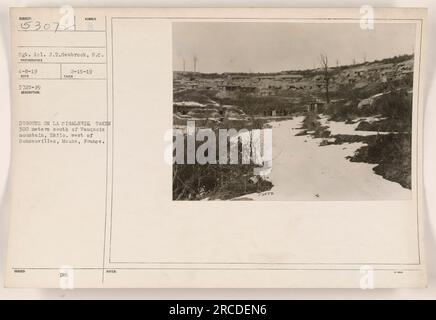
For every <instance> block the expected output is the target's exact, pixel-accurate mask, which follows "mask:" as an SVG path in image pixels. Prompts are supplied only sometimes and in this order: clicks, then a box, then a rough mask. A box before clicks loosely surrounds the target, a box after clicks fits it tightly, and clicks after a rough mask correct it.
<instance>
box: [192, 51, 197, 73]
mask: <svg viewBox="0 0 436 320" xmlns="http://www.w3.org/2000/svg"><path fill="white" fill-rule="evenodd" d="M192 59H193V60H194V72H197V61H198V57H197V55H196V54H194V56H193V57H192Z"/></svg>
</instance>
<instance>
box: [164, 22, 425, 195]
mask: <svg viewBox="0 0 436 320" xmlns="http://www.w3.org/2000/svg"><path fill="white" fill-rule="evenodd" d="M415 29H416V24H414V23H406V22H405V23H399V22H393V23H387V22H383V23H377V22H376V23H374V24H373V25H372V26H369V27H368V26H367V27H366V28H365V27H364V26H362V25H361V24H360V23H359V21H358V20H356V21H350V22H349V23H348V22H343V21H341V22H338V23H335V22H334V21H332V22H328V23H327V22H294V21H292V22H282V21H280V22H246V21H242V22H239V21H237V22H226V23H223V22H174V23H173V27H172V30H173V36H172V37H173V130H174V138H175V139H174V141H175V142H176V143H175V146H174V160H175V161H174V164H173V175H172V179H173V181H172V185H173V200H261V201H262V200H263V201H270V200H280V201H287V200H289V201H295V200H321V201H322V200H334V201H353V200H356V201H357V200H402V199H410V198H411V196H412V170H411V167H412V154H413V153H412V146H413V145H414V143H413V139H412V123H413V86H414V81H413V79H414V76H413V75H414V68H415V65H416V62H415V56H414V50H415V41H416V40H415V34H416V30H415ZM180 149H181V150H180ZM190 160H191V161H190Z"/></svg>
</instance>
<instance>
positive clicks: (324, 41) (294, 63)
mask: <svg viewBox="0 0 436 320" xmlns="http://www.w3.org/2000/svg"><path fill="white" fill-rule="evenodd" d="M414 42H415V25H414V24H411V23H376V24H375V25H374V29H373V30H363V29H361V28H360V25H359V23H356V22H353V23H342V22H341V23H283V22H277V23H271V22H267V23H265V22H263V23H253V22H230V23H229V22H176V23H173V68H174V70H179V71H181V70H183V59H185V66H186V67H185V68H186V71H192V70H193V56H194V55H196V56H197V57H198V62H197V71H200V72H220V73H221V72H276V71H283V70H298V69H311V68H313V67H318V66H319V63H318V57H319V55H320V53H325V54H327V56H328V58H329V64H330V65H331V66H336V61H337V60H338V61H339V63H340V64H342V65H344V64H351V63H352V62H353V59H356V61H357V62H362V61H363V59H364V56H365V55H366V59H367V61H372V60H375V59H381V58H387V57H392V56H395V55H399V54H405V53H408V54H410V53H413V48H414Z"/></svg>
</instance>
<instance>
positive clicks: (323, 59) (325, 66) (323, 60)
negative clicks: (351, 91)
mask: <svg viewBox="0 0 436 320" xmlns="http://www.w3.org/2000/svg"><path fill="white" fill-rule="evenodd" d="M319 62H320V64H321V70H322V71H323V72H324V86H325V100H326V102H327V103H330V95H329V82H330V75H329V59H328V57H327V55H325V54H320V55H319Z"/></svg>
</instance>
